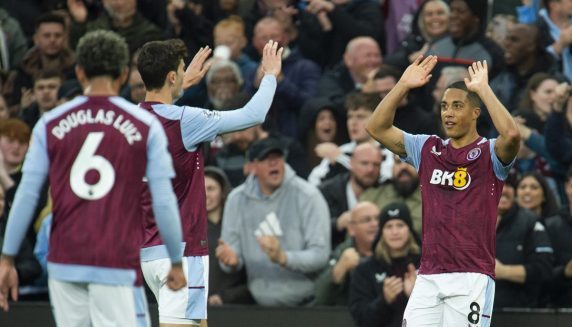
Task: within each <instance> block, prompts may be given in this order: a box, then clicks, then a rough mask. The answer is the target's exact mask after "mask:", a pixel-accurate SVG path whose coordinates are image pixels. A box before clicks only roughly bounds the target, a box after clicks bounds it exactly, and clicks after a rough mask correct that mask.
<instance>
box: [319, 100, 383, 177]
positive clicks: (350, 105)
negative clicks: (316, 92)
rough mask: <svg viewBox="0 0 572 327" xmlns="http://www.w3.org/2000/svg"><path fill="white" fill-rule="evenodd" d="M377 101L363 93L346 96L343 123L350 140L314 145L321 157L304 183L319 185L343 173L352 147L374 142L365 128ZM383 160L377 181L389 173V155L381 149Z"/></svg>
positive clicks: (348, 166)
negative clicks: (347, 141)
mask: <svg viewBox="0 0 572 327" xmlns="http://www.w3.org/2000/svg"><path fill="white" fill-rule="evenodd" d="M378 103H379V97H378V96H377V95H366V94H362V93H359V92H354V93H352V94H350V95H348V98H347V100H346V106H347V109H348V114H347V116H348V119H347V122H346V125H347V129H348V134H349V137H350V142H349V143H345V144H342V145H341V146H337V145H336V144H334V143H330V142H325V143H322V144H319V145H318V146H317V147H316V153H317V155H318V156H319V157H321V158H323V159H322V162H320V164H319V165H317V166H316V167H314V169H312V171H311V172H310V176H308V182H310V183H311V184H312V185H316V186H318V185H320V184H321V183H322V182H323V181H325V180H327V179H330V178H332V177H334V176H335V175H337V174H340V173H343V172H346V171H347V170H348V169H349V168H350V156H351V154H352V152H353V151H354V149H355V148H356V146H357V145H358V144H361V143H365V142H372V143H374V144H377V142H375V141H374V140H373V139H372V138H371V137H370V136H369V134H367V132H366V130H365V126H366V124H367V120H368V119H369V117H370V116H371V114H372V112H373V110H375V107H376V106H377V104H378ZM381 151H382V152H383V155H384V160H383V163H382V166H381V168H380V182H382V181H384V180H386V179H388V178H389V177H390V176H391V166H392V164H393V155H391V152H389V150H386V149H383V150H381Z"/></svg>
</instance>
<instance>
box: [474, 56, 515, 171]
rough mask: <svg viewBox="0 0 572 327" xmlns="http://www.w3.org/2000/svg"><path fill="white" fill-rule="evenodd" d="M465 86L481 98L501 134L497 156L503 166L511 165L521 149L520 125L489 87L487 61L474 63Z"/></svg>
mask: <svg viewBox="0 0 572 327" xmlns="http://www.w3.org/2000/svg"><path fill="white" fill-rule="evenodd" d="M465 85H467V88H468V89H469V90H470V91H472V92H475V93H477V95H478V96H479V98H481V101H483V103H484V105H485V106H486V107H487V109H488V111H489V115H490V116H491V119H492V121H493V124H494V125H495V128H496V129H497V131H498V132H499V134H500V136H499V137H498V138H497V140H496V142H495V154H496V155H497V157H498V158H499V159H500V161H501V162H502V163H503V164H505V165H506V164H509V163H511V162H512V161H513V159H514V158H515V157H516V154H517V153H518V149H519V147H520V132H519V130H518V125H517V124H516V122H515V121H514V119H513V118H512V116H511V115H510V113H509V112H508V110H506V108H505V107H504V105H503V104H502V103H501V102H500V100H499V99H498V98H497V97H496V95H495V94H494V93H493V90H492V89H491V87H490V85H489V74H488V66H487V62H486V61H484V62H480V61H478V62H474V63H473V64H472V65H471V66H469V77H468V78H465Z"/></svg>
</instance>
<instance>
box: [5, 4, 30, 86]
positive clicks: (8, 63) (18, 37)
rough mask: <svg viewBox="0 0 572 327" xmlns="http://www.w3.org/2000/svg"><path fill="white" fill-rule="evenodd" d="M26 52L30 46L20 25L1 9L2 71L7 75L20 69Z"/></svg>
mask: <svg viewBox="0 0 572 327" xmlns="http://www.w3.org/2000/svg"><path fill="white" fill-rule="evenodd" d="M26 50H28V45H27V41H26V36H25V35H24V32H22V29H21V28H20V23H19V22H18V21H17V20H16V19H14V18H13V17H11V16H10V14H8V12H7V11H6V10H4V9H2V8H0V71H3V72H5V73H6V72H9V71H10V70H12V69H16V68H18V66H19V65H20V61H22V58H23V57H24V55H25V54H26ZM0 90H1V89H0Z"/></svg>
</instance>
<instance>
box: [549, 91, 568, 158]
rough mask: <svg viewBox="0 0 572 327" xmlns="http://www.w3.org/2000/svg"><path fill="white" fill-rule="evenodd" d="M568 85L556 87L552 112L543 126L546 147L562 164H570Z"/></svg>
mask: <svg viewBox="0 0 572 327" xmlns="http://www.w3.org/2000/svg"><path fill="white" fill-rule="evenodd" d="M569 94H570V86H569V85H568V84H566V83H563V84H561V85H559V86H558V88H557V89H556V99H555V103H554V106H553V110H552V113H550V114H549V115H548V118H547V119H546V124H545V126H544V135H545V136H546V147H547V148H548V151H549V152H550V154H551V155H552V157H553V158H554V159H556V160H557V161H558V162H560V164H562V165H564V166H570V165H572V151H569V149H572V100H571V99H570V98H569Z"/></svg>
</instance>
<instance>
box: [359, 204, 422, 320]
mask: <svg viewBox="0 0 572 327" xmlns="http://www.w3.org/2000/svg"><path fill="white" fill-rule="evenodd" d="M379 227H380V231H379V237H378V239H377V240H376V241H374V243H373V244H374V248H373V252H374V253H373V256H372V257H370V258H369V259H368V260H367V261H365V262H364V263H361V264H360V265H358V266H357V268H356V269H355V270H354V273H353V275H352V277H351V283H350V302H349V309H350V313H351V315H352V317H353V318H354V321H355V322H356V325H357V326H359V327H364V326H371V327H373V326H391V327H399V326H402V320H403V312H404V311H405V306H406V305H407V301H408V299H409V296H410V295H411V291H412V290H413V285H414V284H415V280H416V278H417V272H416V269H417V268H419V261H420V257H421V256H420V247H419V245H418V244H417V242H416V241H415V239H416V237H414V235H413V233H414V232H413V229H412V227H411V217H410V215H409V209H407V207H406V206H405V205H403V204H400V203H391V204H389V205H387V206H386V207H384V208H383V209H381V215H380V217H379Z"/></svg>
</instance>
